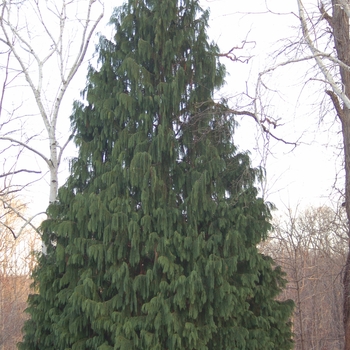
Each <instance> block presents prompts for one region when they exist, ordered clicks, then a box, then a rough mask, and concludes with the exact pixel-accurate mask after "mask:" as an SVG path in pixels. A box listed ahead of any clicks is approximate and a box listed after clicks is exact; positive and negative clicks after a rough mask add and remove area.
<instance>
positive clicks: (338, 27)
mask: <svg viewBox="0 0 350 350" xmlns="http://www.w3.org/2000/svg"><path fill="white" fill-rule="evenodd" d="M332 10H333V16H332V18H331V19H329V20H328V22H329V23H330V25H331V27H332V29H333V36H334V44H335V49H336V52H337V57H338V59H339V60H340V61H342V62H343V63H345V64H346V65H347V66H348V67H349V66H350V35H349V17H348V16H347V14H346V12H345V11H344V8H343V6H341V3H340V0H332ZM339 71H340V77H341V83H342V87H343V93H344V94H345V95H346V96H347V97H350V71H349V70H348V69H346V68H345V67H344V66H341V65H340V66H339ZM330 95H331V94H330ZM331 97H332V96H331ZM332 100H333V103H334V106H335V109H336V111H337V114H338V117H339V119H340V121H341V124H342V134H343V144H344V166H345V208H346V214H347V218H348V223H350V109H349V106H346V104H345V103H343V106H342V107H340V104H339V102H338V99H337V98H336V97H335V95H333V98H332ZM348 234H349V233H348ZM343 305H344V307H343V321H344V335H345V342H344V349H345V350H350V246H349V250H348V257H347V261H346V265H345V268H344V304H343Z"/></svg>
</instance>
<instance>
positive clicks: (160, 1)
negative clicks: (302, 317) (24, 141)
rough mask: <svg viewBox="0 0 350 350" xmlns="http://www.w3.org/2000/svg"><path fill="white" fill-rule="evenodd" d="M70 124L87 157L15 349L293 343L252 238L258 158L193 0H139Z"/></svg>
mask: <svg viewBox="0 0 350 350" xmlns="http://www.w3.org/2000/svg"><path fill="white" fill-rule="evenodd" d="M111 21H112V24H113V25H114V26H115V37H114V40H113V41H109V40H107V39H106V38H102V39H101V40H100V44H99V47H98V52H99V63H100V66H99V69H98V70H97V69H96V70H95V69H93V68H90V71H89V74H88V85H87V87H86V89H85V96H86V100H87V102H86V103H85V104H84V105H83V104H80V105H79V104H76V108H75V112H74V114H73V116H72V124H73V126H74V128H76V130H77V134H76V138H75V140H76V143H77V145H78V147H79V157H78V158H77V159H76V160H75V161H74V162H73V164H72V169H71V176H70V177H69V179H68V181H67V183H66V185H65V186H63V187H62V188H61V189H60V191H59V195H58V200H57V202H56V203H54V204H52V205H51V206H50V207H49V208H48V215H49V217H50V219H49V220H47V221H45V222H44V223H43V225H42V229H43V235H44V239H45V243H46V245H47V246H48V254H47V256H42V257H41V258H40V263H39V265H38V267H37V269H36V271H35V273H34V280H35V286H36V288H37V291H38V294H36V295H32V296H31V297H30V300H29V307H28V312H29V314H30V317H31V318H30V320H29V321H28V322H27V323H26V325H25V327H24V330H25V336H24V340H23V342H22V343H21V344H19V348H20V349H31V350H34V349H40V350H47V349H58V350H60V349H62V350H63V349H72V350H78V349H93V350H96V349H99V350H107V349H121V350H126V349H133V350H134V349H135V350H136V349H140V350H147V349H153V350H156V349H158V350H164V349H168V350H175V349H198V350H199V349H201V350H204V349H208V350H220V349H240V350H243V349H264V350H268V349H290V348H291V347H292V342H291V330H290V324H289V321H288V319H289V317H290V315H291V309H292V305H291V303H289V302H279V301H276V296H277V295H278V293H279V291H280V288H281V287H282V286H283V284H284V280H283V274H282V272H281V271H280V269H279V268H277V267H275V266H274V264H273V262H272V260H271V259H270V258H268V257H266V256H264V255H262V254H260V253H259V252H258V249H257V244H258V243H259V242H260V241H261V240H262V239H263V238H264V237H266V235H267V232H268V230H269V229H270V224H269V219H270V212H269V207H268V206H267V205H266V203H264V201H263V200H262V199H261V198H258V197H257V189H256V188H255V187H254V183H255V181H256V179H257V176H259V174H260V172H259V170H257V169H254V168H252V167H251V165H250V159H249V156H248V154H245V153H239V152H237V149H236V147H235V146H234V144H233V140H232V135H233V128H234V122H233V121H232V120H233V118H232V116H231V115H229V113H228V112H227V108H226V106H225V103H224V101H223V102H220V103H216V102H214V100H213V94H214V91H215V90H216V89H218V88H220V86H222V84H223V82H224V80H223V79H224V75H225V69H224V67H223V66H222V65H220V63H219V62H218V59H217V57H218V48H217V47H216V46H215V45H214V44H210V43H209V42H208V38H207V35H206V28H207V21H208V13H207V12H206V11H203V10H202V9H201V8H200V7H199V4H198V0H129V1H128V3H127V4H125V5H124V6H123V7H121V8H120V9H118V10H116V11H115V13H114V15H113V17H112V20H111Z"/></svg>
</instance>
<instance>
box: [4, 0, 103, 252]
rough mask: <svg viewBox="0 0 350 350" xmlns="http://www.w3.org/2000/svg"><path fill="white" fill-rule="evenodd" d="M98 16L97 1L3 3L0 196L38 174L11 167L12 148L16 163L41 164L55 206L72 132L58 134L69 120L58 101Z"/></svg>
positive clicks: (81, 57) (79, 63) (12, 0)
mask: <svg viewBox="0 0 350 350" xmlns="http://www.w3.org/2000/svg"><path fill="white" fill-rule="evenodd" d="M103 13H104V8H103V4H102V3H100V2H99V1H96V0H83V1H82V0H46V1H40V0H27V1H18V0H2V3H1V4H0V53H1V54H2V55H1V56H0V60H1V61H0V62H1V67H0V71H1V75H2V77H1V78H0V79H1V86H2V92H1V94H0V141H1V143H0V150H2V152H3V156H4V162H3V165H4V167H3V173H2V174H1V176H2V178H3V179H6V181H4V183H3V188H2V189H1V190H0V191H2V192H4V194H5V192H6V193H7V192H8V189H9V188H11V189H10V191H14V190H16V191H18V190H19V189H21V188H22V187H23V186H24V185H23V180H22V183H21V184H20V183H16V181H15V180H14V176H15V175H16V174H18V173H22V174H23V173H30V172H39V171H40V170H41V169H38V168H37V165H36V164H35V163H34V164H33V162H32V163H31V164H29V166H28V167H26V166H25V167H18V166H17V165H16V164H18V162H17V161H18V159H16V157H15V159H16V162H12V163H11V161H9V158H8V155H9V154H13V153H9V151H13V147H17V149H18V150H20V151H18V152H17V153H16V154H19V157H21V153H27V154H28V151H29V152H31V153H33V154H35V155H36V156H37V157H38V158H39V159H41V160H42V162H43V163H44V164H45V166H46V169H47V171H48V173H49V177H50V179H49V187H48V188H49V191H48V192H49V196H48V197H49V198H48V203H49V202H53V201H55V199H56V195H57V190H58V184H59V178H58V174H59V169H60V165H61V162H62V159H63V153H64V150H65V149H66V147H67V145H68V143H69V142H70V140H71V138H72V132H67V130H66V131H65V132H64V135H63V137H62V135H61V136H60V133H59V132H58V126H59V125H60V124H62V123H66V124H67V120H68V117H69V115H63V114H64V112H63V111H62V105H63V99H64V97H65V96H66V95H67V93H68V92H69V90H68V88H69V86H70V85H71V83H72V80H73V78H74V77H75V75H76V73H77V72H78V70H79V68H80V67H81V66H82V64H83V62H84V59H85V56H86V53H87V50H88V47H89V44H90V42H91V40H92V38H93V35H94V33H95V31H96V27H97V25H98V24H99V22H100V21H101V19H102V17H103ZM1 58H2V59H1ZM17 95H18V96H17ZM24 109H25V111H24ZM28 125H31V127H28ZM11 146H12V147H11ZM9 148H10V149H9ZM6 152H7V153H6ZM5 159H6V162H5ZM5 163H6V165H5ZM33 166H34V168H33ZM28 182H30V181H29V180H28ZM2 198H6V196H2ZM23 220H24V222H27V223H29V222H30V219H28V218H25V217H23ZM45 252H46V248H45V247H43V253H44V254H45Z"/></svg>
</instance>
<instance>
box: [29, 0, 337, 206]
mask: <svg viewBox="0 0 350 350" xmlns="http://www.w3.org/2000/svg"><path fill="white" fill-rule="evenodd" d="M121 3H122V1H120V0H117V1H116V0H109V1H108V0H106V1H105V17H104V18H103V19H102V22H101V24H100V26H99V28H98V31H101V32H105V31H106V27H105V24H106V22H107V21H108V19H109V17H110V14H111V9H112V8H113V7H114V6H118V5H119V4H121ZM201 3H202V6H203V7H204V8H207V7H210V12H211V19H210V21H209V24H210V30H209V36H210V38H211V39H212V40H214V41H215V42H217V43H218V45H219V47H220V49H221V52H227V51H228V50H230V49H231V48H232V47H234V46H240V45H241V43H242V41H243V40H245V39H246V40H247V41H250V42H254V44H253V43H251V44H249V45H248V44H247V45H246V46H245V48H244V49H242V50H237V54H239V53H240V52H242V55H252V56H253V58H252V59H251V60H250V61H249V63H248V64H245V63H239V62H231V61H229V60H228V59H222V62H223V63H224V64H225V65H226V67H227V70H228V73H229V74H230V76H229V77H228V78H227V84H226V86H225V88H224V89H223V90H222V91H221V92H220V93H219V94H220V95H221V96H224V97H227V98H229V104H230V105H232V106H235V104H236V103H237V102H236V101H237V99H238V97H237V96H238V95H239V94H241V93H242V92H243V91H246V90H248V92H249V94H253V92H254V85H255V82H256V79H257V75H258V73H259V72H260V71H263V70H264V69H266V68H267V67H268V66H270V65H271V64H272V58H271V55H272V54H273V52H274V51H275V50H277V49H278V48H279V47H281V43H279V42H278V41H279V40H280V39H283V38H291V39H292V38H293V37H294V36H296V35H297V29H295V28H294V29H293V28H291V27H292V26H297V25H298V20H297V18H296V16H295V15H293V11H294V13H295V12H296V10H297V9H296V0H283V1H281V0H267V1H263V0H245V1H234V0H212V1H211V0H201ZM266 6H268V7H269V9H270V10H271V11H272V12H274V13H282V14H280V15H277V14H271V13H267V8H266ZM108 31H110V29H107V32H108ZM92 52H93V45H91V48H90V52H89V53H88V54H87V56H86V59H89V58H90V57H91V55H92ZM309 67H310V63H305V64H300V65H298V66H290V67H288V68H284V69H280V70H278V71H276V73H275V74H274V75H273V76H272V77H271V79H270V80H268V83H269V86H270V87H271V88H273V89H275V90H277V91H280V93H279V94H274V93H272V92H271V93H270V94H268V95H266V96H265V97H266V106H267V108H268V110H269V111H270V112H271V113H272V114H273V115H274V116H280V117H281V122H282V123H284V126H283V127H280V128H277V129H276V130H275V132H276V135H277V136H278V137H282V138H284V139H286V140H289V141H296V140H298V139H299V137H300V136H301V135H303V137H302V138H301V142H302V145H300V146H298V147H297V148H296V149H294V150H293V151H292V147H290V146H285V145H284V144H283V143H281V142H271V148H270V151H271V152H270V153H269V154H268V157H267V158H266V162H265V163H263V164H264V165H265V166H266V171H267V192H266V193H267V199H268V200H270V201H272V202H273V203H275V204H276V205H277V206H278V208H280V209H282V210H283V209H285V207H291V208H292V209H294V208H295V206H296V205H298V204H299V205H300V206H301V207H307V206H308V205H319V204H323V203H328V201H329V199H328V197H329V195H330V194H331V188H332V185H333V183H334V179H335V174H336V171H337V170H339V168H340V167H339V164H341V159H339V157H338V158H337V157H336V155H335V154H336V150H335V149H334V147H335V146H336V145H337V144H338V143H339V141H340V140H341V139H340V135H339V134H337V130H338V129H337V128H338V126H337V125H335V126H332V128H331V129H330V130H331V131H328V129H329V127H330V125H332V123H333V121H334V120H335V117H334V113H333V112H330V113H328V115H327V117H326V118H325V123H323V124H321V125H320V126H318V120H319V111H318V109H319V108H318V106H317V105H313V104H314V103H318V102H319V100H320V98H322V96H323V91H318V90H317V84H316V83H309V84H307V85H306V86H305V87H304V89H302V82H303V80H302V78H303V76H304V71H305V70H306V69H308V68H309ZM85 77H86V66H85V67H84V66H83V67H81V69H80V71H79V74H78V75H77V76H76V77H75V80H74V81H73V84H72V85H71V87H70V91H69V94H68V96H67V97H66V98H65V100H64V106H62V107H63V108H62V111H61V118H62V116H63V115H64V114H66V115H67V116H68V115H69V114H70V111H71V106H72V101H73V99H74V98H79V92H80V90H81V89H83V88H84V86H85V81H86V78H85ZM301 92H302V93H301ZM63 119H64V118H62V119H61V130H62V133H64V134H66V133H67V130H68V126H69V122H67V119H66V122H65V123H64V122H63ZM238 121H239V123H240V125H241V126H240V127H239V128H238V129H237V130H236V135H235V138H234V139H235V141H236V143H237V144H238V145H239V146H240V148H241V149H242V150H247V149H248V150H250V151H251V153H252V158H253V161H254V164H255V165H259V164H261V152H262V151H261V149H260V150H254V149H255V148H256V138H257V135H259V131H258V130H257V127H256V124H255V123H254V122H253V121H252V120H251V119H249V117H244V118H238ZM325 145H328V147H326V146H325ZM73 155H74V149H73V148H70V149H68V150H67V152H66V153H65V158H66V159H69V158H71V156H73ZM66 176H67V171H62V174H61V180H60V181H61V182H60V185H62V184H63V183H64V178H65V177H66ZM341 181H342V180H340V182H339V183H338V187H342V182H341ZM31 196H32V197H33V203H32V205H33V208H35V210H37V208H40V210H45V209H46V203H47V198H48V185H47V186H45V185H44V184H43V183H41V185H40V186H37V187H35V189H34V192H33V191H32V192H31Z"/></svg>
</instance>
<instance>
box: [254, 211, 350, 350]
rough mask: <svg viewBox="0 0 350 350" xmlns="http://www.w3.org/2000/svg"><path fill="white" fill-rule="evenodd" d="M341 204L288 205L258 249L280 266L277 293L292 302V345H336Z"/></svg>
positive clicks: (343, 237) (303, 349)
mask: <svg viewBox="0 0 350 350" xmlns="http://www.w3.org/2000/svg"><path fill="white" fill-rule="evenodd" d="M342 212H343V213H344V210H343V208H340V209H339V210H333V209H331V208H329V207H319V208H310V209H307V210H305V211H304V212H302V213H299V214H298V213H297V212H293V211H292V210H289V211H288V213H287V215H286V216H284V219H283V220H282V219H279V220H276V222H275V224H274V227H275V230H274V232H273V234H272V235H271V237H270V239H269V240H268V241H267V242H265V243H264V244H263V245H262V247H261V249H262V250H263V252H266V253H267V254H268V255H270V256H272V257H273V258H274V259H275V261H276V262H277V263H278V264H279V265H281V266H282V268H283V270H284V271H285V272H286V274H287V276H286V278H287V280H288V285H287V288H286V289H285V290H284V291H283V295H281V297H282V298H283V299H285V298H290V299H292V300H294V302H295V310H294V316H293V332H294V341H295V349H296V350H309V349H315V350H322V349H332V350H336V349H338V350H341V349H342V348H343V346H344V330H343V322H342V317H341V315H342V295H343V288H342V273H343V266H344V264H345V261H346V255H347V241H348V239H347V224H346V219H345V215H343V213H342Z"/></svg>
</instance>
